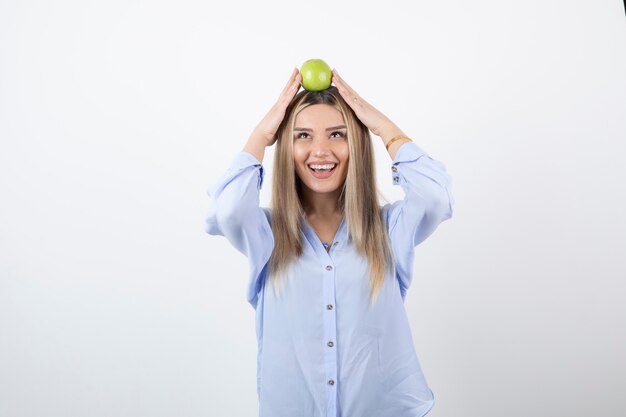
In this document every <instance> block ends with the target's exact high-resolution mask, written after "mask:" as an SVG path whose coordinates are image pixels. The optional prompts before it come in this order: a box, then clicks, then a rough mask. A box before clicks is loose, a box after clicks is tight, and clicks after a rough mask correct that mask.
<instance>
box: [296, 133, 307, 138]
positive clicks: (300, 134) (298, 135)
mask: <svg viewBox="0 0 626 417" xmlns="http://www.w3.org/2000/svg"><path fill="white" fill-rule="evenodd" d="M302 135H306V136H309V134H308V133H306V132H300V133H298V134H296V139H304V137H302Z"/></svg>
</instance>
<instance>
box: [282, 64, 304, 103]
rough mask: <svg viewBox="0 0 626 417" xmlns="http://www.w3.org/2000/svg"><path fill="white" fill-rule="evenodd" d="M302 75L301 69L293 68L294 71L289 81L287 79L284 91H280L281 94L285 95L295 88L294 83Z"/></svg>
mask: <svg viewBox="0 0 626 417" xmlns="http://www.w3.org/2000/svg"><path fill="white" fill-rule="evenodd" d="M299 76H300V71H298V68H295V67H294V68H293V71H292V72H291V76H290V77H289V81H287V84H286V85H285V88H283V91H281V92H280V95H281V96H282V95H285V94H286V93H287V92H289V90H291V89H292V88H293V84H294V82H295V80H296V79H297V78H298V77H299Z"/></svg>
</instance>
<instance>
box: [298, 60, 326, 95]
mask: <svg viewBox="0 0 626 417" xmlns="http://www.w3.org/2000/svg"><path fill="white" fill-rule="evenodd" d="M332 75H333V73H332V71H331V69H330V67H329V66H328V64H327V63H326V62H324V60H322V59H309V60H308V61H305V62H304V64H302V67H300V76H302V87H304V89H305V90H308V91H321V90H326V89H327V88H328V87H330V81H331V78H332Z"/></svg>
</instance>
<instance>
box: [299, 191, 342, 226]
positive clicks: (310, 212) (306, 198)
mask: <svg viewBox="0 0 626 417" xmlns="http://www.w3.org/2000/svg"><path fill="white" fill-rule="evenodd" d="M340 195H341V189H337V190H336V191H333V192H331V193H316V192H313V191H311V190H305V191H304V192H303V195H302V197H303V199H302V200H303V201H302V203H303V208H304V211H305V213H306V215H307V217H309V218H321V219H329V218H332V217H336V216H337V215H341V207H339V196H340Z"/></svg>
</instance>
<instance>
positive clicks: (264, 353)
mask: <svg viewBox="0 0 626 417" xmlns="http://www.w3.org/2000/svg"><path fill="white" fill-rule="evenodd" d="M263 177H264V170H263V166H262V164H261V163H260V162H259V161H258V160H257V159H256V158H255V157H254V156H253V155H252V154H250V153H248V152H245V151H241V152H239V153H238V154H237V155H236V156H235V158H234V159H233V161H232V163H231V164H230V167H229V168H228V170H227V171H226V173H225V174H224V175H222V177H221V178H220V179H219V180H218V181H217V182H216V183H214V184H213V185H211V186H210V187H208V189H207V193H208V195H209V197H210V198H211V206H210V209H209V213H208V215H207V217H206V219H205V231H206V232H207V233H209V234H211V235H219V236H224V237H226V239H228V241H229V242H230V243H231V244H232V245H233V246H234V247H235V248H236V249H237V250H238V251H239V252H241V253H242V254H244V255H245V256H246V257H247V258H248V262H249V267H250V274H249V277H248V285H247V300H248V301H249V302H250V304H251V305H252V306H253V307H254V308H255V312H256V333H257V341H258V356H257V394H258V399H259V416H260V417H322V416H323V417H339V416H343V417H370V416H371V417H419V416H424V415H426V414H427V413H428V412H429V411H430V409H431V408H432V406H433V404H434V395H433V392H432V391H431V389H430V388H429V386H428V384H427V382H426V379H425V378H424V375H423V373H422V369H421V366H420V363H419V361H418V358H417V355H416V353H415V348H414V345H413V339H412V335H411V329H410V326H409V322H408V318H407V314H406V310H405V308H404V299H405V296H406V291H407V289H408V288H409V287H410V285H411V280H412V277H413V260H414V248H415V247H416V246H417V245H418V244H419V243H420V242H422V241H423V240H424V239H426V238H427V237H428V236H429V235H431V234H432V233H433V232H434V230H435V229H436V228H437V226H438V225H439V224H440V223H441V222H442V221H444V220H447V219H449V218H451V217H452V211H453V206H454V199H453V196H452V194H451V178H450V176H449V175H448V174H447V173H446V169H445V167H444V165H443V164H442V163H441V162H439V161H437V160H434V159H432V158H431V157H430V156H429V155H428V154H426V153H425V152H424V151H423V150H422V149H421V148H420V147H419V146H418V145H417V144H415V142H405V143H403V144H402V145H401V146H400V148H399V149H398V151H397V152H396V155H395V158H394V160H393V163H392V165H391V181H392V184H393V185H397V186H400V187H402V189H403V191H404V194H405V197H404V199H402V200H398V201H396V202H394V203H388V204H385V205H384V206H382V207H381V210H382V214H383V219H384V221H385V226H386V228H387V231H388V234H389V237H390V241H391V245H392V251H393V255H394V260H395V276H394V277H391V275H390V273H388V276H386V279H385V284H384V285H383V287H382V288H381V292H380V293H379V297H378V300H377V301H376V303H375V304H373V306H372V308H369V298H368V297H369V291H370V281H369V275H368V271H367V258H365V257H363V256H362V255H360V254H358V253H357V252H356V248H355V246H354V244H353V242H352V241H351V240H349V239H348V228H347V225H346V220H345V218H344V220H343V221H342V223H341V225H340V226H339V228H338V230H337V232H336V234H335V237H334V239H333V240H332V243H331V246H330V250H329V252H326V250H325V248H324V246H323V244H322V242H321V241H320V239H319V238H318V236H317V234H316V233H315V231H314V230H313V229H312V227H311V226H310V225H309V224H308V222H306V219H305V220H304V230H302V233H303V234H302V237H303V246H304V248H303V249H304V252H303V254H302V256H301V257H300V258H299V259H298V260H297V262H295V263H294V264H293V266H292V267H291V268H290V269H289V275H288V278H287V280H286V281H285V282H284V283H283V284H284V285H283V286H282V287H281V294H280V295H279V296H278V297H277V296H276V295H275V294H274V292H273V291H272V288H271V286H270V285H269V284H268V285H267V286H265V285H264V284H265V280H266V278H267V276H268V271H267V267H268V265H269V263H268V260H269V258H270V255H271V254H272V249H273V246H274V238H273V235H272V230H271V226H270V225H271V216H270V210H269V209H268V208H265V207H260V206H259V193H260V190H261V187H262V185H263Z"/></svg>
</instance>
